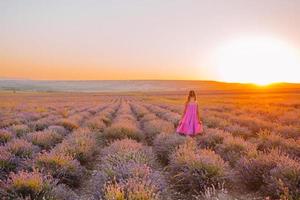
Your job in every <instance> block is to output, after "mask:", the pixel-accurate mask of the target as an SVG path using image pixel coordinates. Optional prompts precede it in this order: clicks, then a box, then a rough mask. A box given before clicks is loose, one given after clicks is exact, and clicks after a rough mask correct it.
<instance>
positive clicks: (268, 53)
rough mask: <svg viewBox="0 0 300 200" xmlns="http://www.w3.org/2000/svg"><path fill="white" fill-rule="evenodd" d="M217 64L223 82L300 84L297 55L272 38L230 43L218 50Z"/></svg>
mask: <svg viewBox="0 0 300 200" xmlns="http://www.w3.org/2000/svg"><path fill="white" fill-rule="evenodd" d="M216 62H217V63H216V65H217V66H216V67H217V73H218V74H219V77H220V79H221V80H222V81H227V82H241V83H255V84H258V85H267V84H270V83H273V82H299V81H300V80H299V77H300V76H299V74H300V54H299V52H298V51H297V50H296V49H295V48H293V47H291V46H290V45H288V44H287V43H285V42H283V41H280V40H278V39H274V38H268V37H247V38H246V37H245V38H239V39H236V40H233V41H229V42H227V43H226V44H224V45H223V46H221V48H219V49H218V50H217V55H216Z"/></svg>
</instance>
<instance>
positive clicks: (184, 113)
mask: <svg viewBox="0 0 300 200" xmlns="http://www.w3.org/2000/svg"><path fill="white" fill-rule="evenodd" d="M186 107H187V103H185V105H184V110H183V114H182V116H181V120H182V119H183V117H184V115H185V112H186ZM181 120H180V121H181Z"/></svg>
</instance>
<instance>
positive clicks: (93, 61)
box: [0, 0, 300, 83]
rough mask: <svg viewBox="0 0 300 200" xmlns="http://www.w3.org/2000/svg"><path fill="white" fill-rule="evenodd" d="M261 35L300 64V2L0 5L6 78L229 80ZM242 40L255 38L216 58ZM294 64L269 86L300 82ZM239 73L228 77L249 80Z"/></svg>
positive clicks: (24, 0) (1, 0) (131, 0)
mask: <svg viewBox="0 0 300 200" xmlns="http://www.w3.org/2000/svg"><path fill="white" fill-rule="evenodd" d="M261 37H263V38H267V39H268V38H271V39H274V40H278V41H281V42H284V43H285V44H287V46H288V48H283V50H282V52H283V55H286V56H285V57H284V58H286V59H281V60H283V63H285V61H286V60H287V62H288V63H290V60H291V59H298V58H295V57H297V56H298V54H297V55H296V54H295V55H296V56H294V53H295V52H296V51H299V50H300V1H299V0H194V1H192V0H180V1H179V0H147V1H146V0H119V1H115V0H106V1H104V0H103V1H101V0H0V78H26V79H27V78H28V79H42V80H45V79H51V80H53V79H59V80H62V79H63V80H70V79H72V80H74V79H82V80H91V79H93V80H95V79H205V80H223V79H224V77H222V76H224V74H226V73H224V72H222V70H223V71H224V69H225V70H227V68H226V65H230V67H233V68H230V70H231V71H230V73H234V71H236V70H235V69H236V68H237V67H236V66H234V64H237V63H236V62H234V64H232V63H233V61H232V60H229V61H228V59H232V58H231V57H233V58H235V56H236V52H237V51H239V50H241V51H243V48H242V47H243V45H244V43H245V45H244V46H246V47H247V44H248V43H249V41H253V38H261ZM238 38H250V39H245V40H242V41H244V42H242V44H241V46H242V47H240V46H238V48H235V47H233V49H238V50H232V52H231V54H230V55H226V53H225V55H221V56H220V55H219V57H218V52H220V48H221V49H222V48H223V46H224V45H225V46H226V45H227V46H228V45H229V46H230V45H231V44H235V42H236V41H235V40H237V39H238ZM256 41H261V40H256ZM272 41H273V40H272ZM254 43H255V42H254ZM260 44H264V42H262V43H259V44H258V47H254V51H255V48H260V46H259V45H260ZM277 46H278V45H277ZM277 46H276V45H275V47H277ZM279 46H280V45H279ZM280 48H281V47H279V52H280V54H281V53H282V52H281V49H280ZM225 49H226V48H225ZM229 49H232V48H231V47H230V48H229ZM269 49H272V46H270V47H269ZM286 49H288V50H286ZM290 49H292V50H291V52H292V53H290ZM267 50H268V49H266V51H267ZM225 51H226V50H225ZM286 52H287V53H286ZM250 53H251V52H250ZM291 54H293V55H291ZM299 55H300V54H299ZM224 56H225V57H226V56H227V57H226V58H225V60H226V62H223V60H222V59H223V57H224ZM275 57H277V56H275ZM240 58H241V57H240ZM243 58H244V57H243ZM247 58H248V57H247V55H246V57H245V59H246V60H247ZM255 58H256V57H254V59H255ZM288 59H290V60H288ZM220 60H221V61H220ZM299 60H300V57H299ZM219 61H220V62H219ZM243 62H247V61H243V60H240V62H238V67H239V66H241V69H243V66H244V65H243ZM258 62H260V61H258ZM292 62H293V63H294V64H291V65H290V67H289V68H286V70H287V71H288V72H287V74H286V76H285V77H284V78H282V79H281V78H280V77H279V78H278V76H276V78H275V77H274V79H270V81H274V80H275V81H289V80H291V81H292V82H300V78H298V77H292V76H293V75H294V74H295V73H296V72H299V68H300V66H299V65H298V64H300V62H298V61H295V62H294V61H293V60H292V61H291V63H292ZM220 63H221V64H220ZM228 63H229V64H228ZM263 63H267V64H268V63H271V62H268V60H267V61H266V62H263ZM275 63H276V60H275ZM256 64H257V62H255V63H253V64H251V65H256ZM267 64H266V65H267ZM217 65H221V66H222V67H223V66H224V67H223V68H222V70H220V68H219V67H220V66H217ZM258 65H259V63H258ZM246 66H247V67H249V65H245V67H246ZM234 67H235V68H234ZM266 67H269V68H266V70H265V71H264V73H266V72H268V71H270V69H271V67H270V66H266ZM283 67H284V66H283ZM283 67H281V68H283ZM256 68H257V69H258V68H259V67H258V66H257V67H256ZM260 68H261V67H260ZM279 68H280V66H279ZM297 70H298V71H297ZM232 71H233V72H232ZM243 71H245V70H238V71H237V72H236V73H243ZM246 71H247V70H246ZM220 73H221V74H220ZM253 73H256V71H255V72H253ZM278 74H282V71H278ZM289 74H290V75H289ZM239 75H240V74H236V75H234V76H232V74H231V75H226V77H225V79H224V80H229V81H241V82H243V80H240V79H238V77H243V76H239ZM299 77H300V76H299ZM261 79H263V77H262V78H261ZM261 79H260V80H259V81H261V82H262V83H263V80H261ZM249 80H250V81H251V80H252V79H251V77H250V78H249ZM249 80H248V79H247V77H246V78H245V81H249ZM254 81H256V80H254Z"/></svg>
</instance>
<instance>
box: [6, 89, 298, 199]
mask: <svg viewBox="0 0 300 200" xmlns="http://www.w3.org/2000/svg"><path fill="white" fill-rule="evenodd" d="M184 101H185V94H182V93H174V92H173V93H169V94H164V95H161V93H118V94H116V93H86V94H84V93H36V92H23V93H22V92H21V93H15V94H14V93H11V92H2V93H0V169H1V172H0V199H49V200H50V199H51V200H77V199H78V200H79V199H82V200H85V199H86V200H98V199H99V200H100V199H105V200H172V199H174V200H179V199H182V200H185V199H192V200H199V199H206V200H208V199H211V200H213V199H220V200H225V199H226V200H231V199H284V200H290V199H300V121H299V119H300V94H299V93H292V92H287V93H276V92H273V93H255V94H247V93H243V94H242V93H241V94H239V93H234V94H213V93H212V94H207V93H206V94H199V95H198V102H199V105H200V114H201V120H202V121H203V124H204V133H203V134H202V135H199V136H197V137H194V138H188V137H184V136H180V135H178V134H176V133H175V128H176V126H177V124H178V122H179V120H180V117H181V114H182V112H183V103H184Z"/></svg>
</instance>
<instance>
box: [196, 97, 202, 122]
mask: <svg viewBox="0 0 300 200" xmlns="http://www.w3.org/2000/svg"><path fill="white" fill-rule="evenodd" d="M197 115H198V121H199V123H201V120H200V114H199V105H198V102H197Z"/></svg>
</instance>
